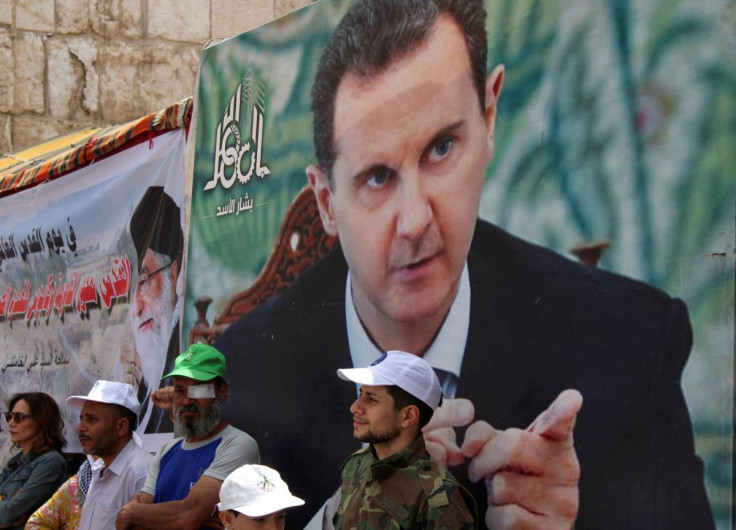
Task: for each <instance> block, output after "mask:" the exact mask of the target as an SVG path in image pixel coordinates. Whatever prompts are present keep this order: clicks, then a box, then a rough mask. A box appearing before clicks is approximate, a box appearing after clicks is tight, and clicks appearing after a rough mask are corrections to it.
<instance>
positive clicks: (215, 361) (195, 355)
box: [161, 344, 225, 381]
mask: <svg viewBox="0 0 736 530" xmlns="http://www.w3.org/2000/svg"><path fill="white" fill-rule="evenodd" d="M177 375H178V376H181V377H189V378H191V379H196V380H197V381H209V380H210V379H214V378H215V377H218V376H219V377H222V378H223V379H225V356H224V355H222V354H221V353H220V352H219V351H217V350H216V349H215V348H213V347H212V346H210V345H208V344H192V345H191V346H189V349H188V350H187V351H185V352H184V353H182V354H181V355H179V356H178V357H177V358H176V360H175V361H174V369H173V370H172V371H171V373H169V374H166V375H165V376H163V377H162V378H161V379H166V378H167V377H173V376H177Z"/></svg>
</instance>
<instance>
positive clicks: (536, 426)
mask: <svg viewBox="0 0 736 530" xmlns="http://www.w3.org/2000/svg"><path fill="white" fill-rule="evenodd" d="M582 402H583V398H582V396H581V395H580V393H579V392H578V391H576V390H565V391H563V392H562V393H561V394H560V395H559V396H558V397H557V399H555V401H554V402H553V403H552V404H551V405H550V406H549V408H548V409H547V410H545V411H544V412H543V413H542V414H540V415H539V416H538V417H537V419H536V420H534V422H533V423H532V424H531V425H530V426H529V427H528V428H527V429H526V430H520V429H507V430H505V431H497V430H495V429H494V428H493V427H491V426H490V425H489V424H488V423H486V422H484V421H478V422H476V423H474V424H473V425H471V426H470V427H468V430H467V432H466V434H465V440H464V442H463V445H462V451H463V453H464V454H465V455H466V456H467V457H469V458H470V459H471V462H470V466H469V468H468V475H469V477H470V479H471V480H472V481H474V482H477V481H478V480H480V479H482V478H484V479H485V482H486V488H487V490H488V511H487V512H486V516H485V522H486V524H487V525H488V527H489V528H522V527H523V528H535V529H536V528H539V529H552V530H554V529H565V530H569V529H570V528H572V525H573V523H574V522H575V517H576V516H577V512H578V503H579V498H578V497H579V495H578V481H579V480H580V464H579V462H578V458H577V454H576V453H575V447H574V444H573V435H572V432H573V427H574V426H575V419H576V418H577V414H578V412H579V411H580V408H581V406H582Z"/></svg>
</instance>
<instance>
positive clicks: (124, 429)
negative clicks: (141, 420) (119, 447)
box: [115, 417, 133, 436]
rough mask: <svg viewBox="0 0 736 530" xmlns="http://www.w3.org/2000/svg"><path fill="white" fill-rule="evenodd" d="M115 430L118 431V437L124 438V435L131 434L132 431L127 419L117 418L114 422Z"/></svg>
mask: <svg viewBox="0 0 736 530" xmlns="http://www.w3.org/2000/svg"><path fill="white" fill-rule="evenodd" d="M115 426H116V427H117V430H118V436H125V434H126V433H128V432H132V430H133V429H131V425H130V422H129V421H128V418H126V417H122V418H118V421H117V422H116V425H115Z"/></svg>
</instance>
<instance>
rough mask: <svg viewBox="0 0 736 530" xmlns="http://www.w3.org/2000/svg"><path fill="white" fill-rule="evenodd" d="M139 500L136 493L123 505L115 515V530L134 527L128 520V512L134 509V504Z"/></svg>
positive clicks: (127, 529)
mask: <svg viewBox="0 0 736 530" xmlns="http://www.w3.org/2000/svg"><path fill="white" fill-rule="evenodd" d="M140 502H141V500H140V497H139V496H138V494H137V493H136V494H135V495H133V497H132V498H131V499H130V500H129V501H128V502H127V503H126V504H124V505H123V507H122V508H120V510H119V511H118V515H117V516H116V517H115V530H129V529H132V528H134V525H133V522H132V521H131V520H130V517H129V516H130V514H131V513H132V511H133V510H134V505H136V504H139V503H140Z"/></svg>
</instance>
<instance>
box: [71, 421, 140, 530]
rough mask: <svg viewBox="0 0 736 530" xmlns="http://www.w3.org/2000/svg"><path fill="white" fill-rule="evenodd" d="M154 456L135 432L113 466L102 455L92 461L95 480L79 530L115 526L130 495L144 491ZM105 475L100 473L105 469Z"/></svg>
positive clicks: (94, 529) (97, 529)
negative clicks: (107, 463)
mask: <svg viewBox="0 0 736 530" xmlns="http://www.w3.org/2000/svg"><path fill="white" fill-rule="evenodd" d="M152 459H153V456H152V455H151V454H150V453H148V452H147V451H145V450H144V449H143V448H142V447H141V445H140V438H139V437H138V436H137V435H135V434H133V439H131V440H130V441H128V443H127V444H125V447H123V450H122V451H120V453H118V456H116V457H115V460H113V461H112V464H110V466H109V467H107V468H105V462H103V461H102V458H98V459H97V460H96V461H95V462H94V463H92V481H91V482H90V485H89V491H88V492H87V498H86V499H85V501H84V505H83V506H82V516H81V518H80V520H79V530H102V529H106V528H115V517H116V516H117V514H118V512H119V511H120V508H122V507H123V505H124V504H125V503H126V502H128V501H129V500H130V498H131V497H132V496H133V495H134V494H136V493H139V492H140V491H141V488H143V484H144V483H145V481H146V475H147V474H148V466H149V464H150V463H151V460H152ZM103 469H104V473H102V476H100V473H101V472H102V471H103Z"/></svg>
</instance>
